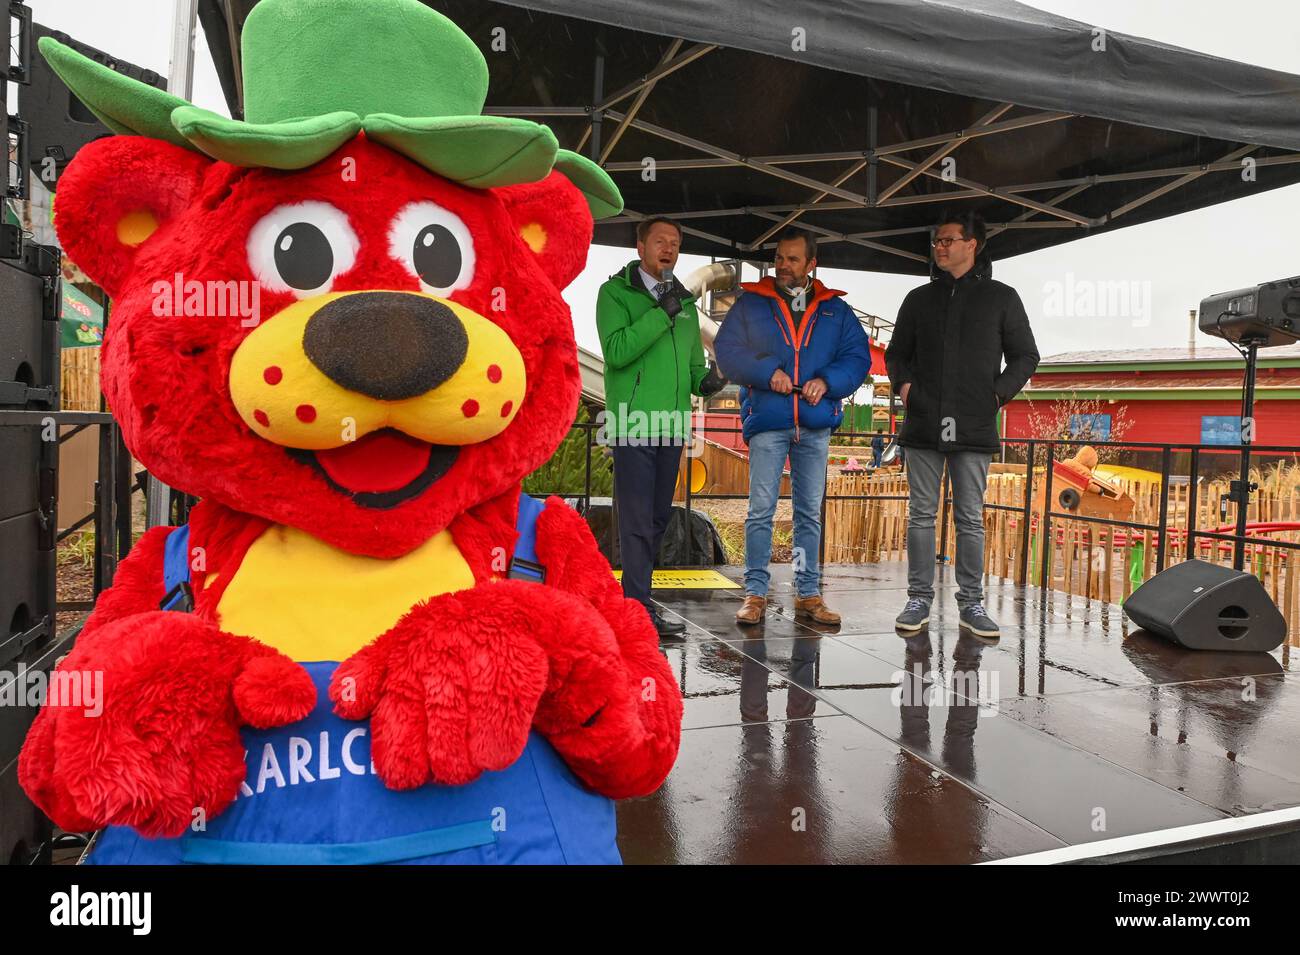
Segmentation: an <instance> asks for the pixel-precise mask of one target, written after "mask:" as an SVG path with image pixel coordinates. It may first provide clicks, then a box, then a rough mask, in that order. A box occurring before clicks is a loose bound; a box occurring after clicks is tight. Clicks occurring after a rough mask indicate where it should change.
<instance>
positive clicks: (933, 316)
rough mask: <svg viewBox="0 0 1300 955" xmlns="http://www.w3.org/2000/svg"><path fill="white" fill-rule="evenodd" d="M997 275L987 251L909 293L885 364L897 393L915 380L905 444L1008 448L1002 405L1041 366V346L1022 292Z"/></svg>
mask: <svg viewBox="0 0 1300 955" xmlns="http://www.w3.org/2000/svg"><path fill="white" fill-rule="evenodd" d="M992 274H993V267H992V263H991V262H989V260H988V259H987V258H986V257H985V256H983V255H980V256H979V257H977V258H976V260H975V265H974V266H973V267H972V268H971V270H970V271H969V272H967V273H966V274H965V275H963V276H962V277H961V278H960V279H957V280H955V281H954V280H953V278H952V276H951V275H949V274H948V273H947V272H944V271H941V270H938V269H935V270H933V275H932V277H931V279H930V281H929V283H928V284H926V285H922V286H921V287H919V288H915V289H913V290H912V291H911V292H909V293H908V295H907V298H905V299H903V304H902V306H901V307H900V308H899V310H898V321H897V323H896V324H895V325H894V335H893V339H892V340H891V341H890V343H889V347H888V348H887V349H886V350H885V366H886V368H887V369H888V372H889V381H890V384H891V385H892V386H893V389H894V393H895V394H899V393H901V391H902V389H903V386H904V385H906V384H909V383H910V384H911V386H912V388H911V390H910V391H909V392H908V394H907V416H906V418H905V420H904V422H903V431H902V434H901V435H900V437H899V443H900V444H902V445H903V446H904V447H907V448H928V449H930V450H932V451H987V452H988V453H990V454H996V453H997V452H998V450H999V448H1000V447H1001V445H1000V444H999V441H998V429H997V414H998V409H999V408H1001V407H1002V406H1003V405H1004V404H1006V403H1007V402H1008V401H1010V400H1011V399H1012V398H1014V397H1015V396H1016V395H1017V394H1019V393H1020V390H1021V389H1022V388H1024V386H1025V384H1026V383H1027V382H1028V381H1029V377H1030V376H1031V375H1032V374H1033V373H1034V369H1036V368H1037V367H1038V346H1037V345H1036V344H1035V343H1034V333H1033V330H1032V329H1030V327H1029V317H1028V316H1027V315H1026V314H1025V307H1024V305H1022V304H1021V302H1020V296H1019V295H1017V294H1016V290H1015V289H1013V288H1012V287H1011V286H1009V285H1004V284H1003V283H1002V282H995V281H993V278H992ZM1004 357H1005V359H1006V367H1005V368H1003V365H1002V361H1003V358H1004Z"/></svg>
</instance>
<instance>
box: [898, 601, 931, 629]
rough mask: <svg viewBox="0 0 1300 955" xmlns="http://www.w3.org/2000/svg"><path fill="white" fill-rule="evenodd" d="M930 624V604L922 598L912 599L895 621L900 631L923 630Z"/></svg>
mask: <svg viewBox="0 0 1300 955" xmlns="http://www.w3.org/2000/svg"><path fill="white" fill-rule="evenodd" d="M929 622H930V604H929V603H928V602H927V601H924V600H922V599H921V598H920V597H910V598H908V601H907V606H905V607H904V608H903V612H902V613H900V614H899V615H898V619H897V620H895V621H894V626H896V627H897V628H898V629H899V630H921V629H923V628H924V627H925V625H926V624H927V623H929Z"/></svg>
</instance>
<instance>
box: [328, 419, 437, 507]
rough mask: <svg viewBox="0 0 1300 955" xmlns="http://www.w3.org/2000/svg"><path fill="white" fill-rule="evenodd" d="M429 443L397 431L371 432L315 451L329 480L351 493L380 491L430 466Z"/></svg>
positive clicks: (395, 487)
mask: <svg viewBox="0 0 1300 955" xmlns="http://www.w3.org/2000/svg"><path fill="white" fill-rule="evenodd" d="M432 450H433V449H432V446H431V445H429V444H428V443H427V442H425V441H421V440H419V439H418V438H412V437H411V436H410V435H406V434H402V432H400V431H391V430H384V431H372V432H371V433H370V434H368V435H366V436H365V437H364V438H359V439H358V440H356V441H349V442H348V443H347V444H345V445H343V446H342V447H338V448H330V449H329V450H328V451H317V452H316V460H317V461H319V462H320V466H321V467H322V468H324V469H325V473H326V474H328V475H329V476H330V479H331V480H332V481H334V483H335V484H337V485H339V486H340V487H344V488H347V489H348V490H349V491H354V492H370V493H383V492H385V491H397V490H401V489H402V488H404V487H406V486H407V485H408V484H410V483H411V482H412V481H414V480H415V479H416V478H418V477H419V476H420V475H421V474H423V473H424V470H425V468H427V467H428V466H429V453H430V452H431V451H432Z"/></svg>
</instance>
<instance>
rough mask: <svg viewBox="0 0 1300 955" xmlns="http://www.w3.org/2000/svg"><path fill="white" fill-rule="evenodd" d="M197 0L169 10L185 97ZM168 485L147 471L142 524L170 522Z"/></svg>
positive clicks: (174, 59)
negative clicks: (145, 502)
mask: <svg viewBox="0 0 1300 955" xmlns="http://www.w3.org/2000/svg"><path fill="white" fill-rule="evenodd" d="M198 14H199V3H198V0H176V6H175V8H174V9H173V11H172V51H171V65H170V67H169V68H168V71H167V90H168V92H170V93H171V94H172V95H173V96H179V97H180V98H181V99H185V100H188V99H190V97H191V96H192V95H193V92H194V31H195V28H196V27H197V25H198ZM171 497H172V493H171V488H169V487H168V486H167V485H166V484H164V483H163V482H162V481H160V480H158V479H157V478H156V477H154V476H153V475H152V474H150V475H149V480H148V489H147V492H146V494H145V498H146V500H147V501H148V507H147V510H146V512H145V526H146V527H158V526H159V525H163V524H170V523H171Z"/></svg>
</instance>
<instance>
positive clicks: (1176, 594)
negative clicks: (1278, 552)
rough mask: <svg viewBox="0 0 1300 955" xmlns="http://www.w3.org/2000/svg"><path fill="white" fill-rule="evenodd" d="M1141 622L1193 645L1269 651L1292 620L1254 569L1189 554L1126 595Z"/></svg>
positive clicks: (1127, 606)
mask: <svg viewBox="0 0 1300 955" xmlns="http://www.w3.org/2000/svg"><path fill="white" fill-rule="evenodd" d="M1124 612H1125V613H1127V614H1128V615H1129V618H1130V619H1132V621H1133V622H1134V623H1136V624H1137V625H1138V626H1139V627H1142V628H1143V629H1144V630H1147V631H1150V632H1151V633H1154V634H1156V635H1157V636H1161V637H1164V638H1165V639H1166V640H1172V641H1173V642H1174V643H1177V644H1178V645H1179V646H1183V647H1187V648H1188V649H1189V650H1243V651H1248V652H1259V651H1264V652H1267V651H1269V650H1274V649H1276V648H1277V647H1278V646H1280V645H1281V643H1282V641H1283V640H1285V639H1286V620H1285V619H1283V617H1282V614H1281V612H1280V611H1279V610H1278V609H1277V606H1276V605H1275V604H1274V603H1273V601H1272V600H1271V599H1269V596H1268V593H1267V592H1266V591H1265V590H1264V585H1263V584H1262V583H1260V581H1259V578H1257V577H1256V576H1255V575H1254V574H1247V573H1244V572H1243V571H1240V570H1233V569H1232V568H1230V567H1220V566H1219V565H1217V564H1208V563H1206V562H1205V561H1202V560H1187V561H1183V562H1182V563H1181V564H1174V565H1173V566H1172V567H1169V568H1168V569H1166V570H1164V571H1162V572H1160V573H1158V574H1156V575H1155V576H1154V577H1152V578H1151V579H1150V580H1148V581H1147V582H1146V583H1145V584H1143V585H1142V586H1141V587H1139V588H1138V589H1137V590H1135V591H1133V593H1132V594H1131V595H1130V596H1129V598H1128V600H1126V601H1124Z"/></svg>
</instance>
